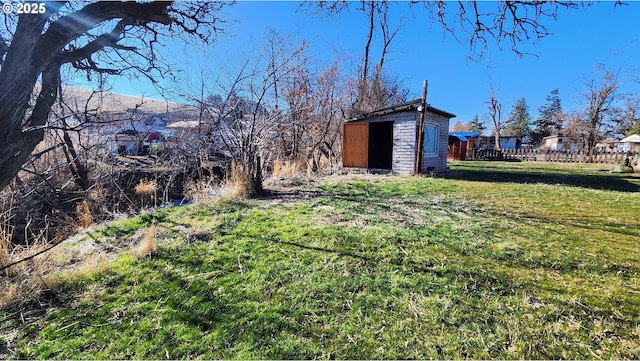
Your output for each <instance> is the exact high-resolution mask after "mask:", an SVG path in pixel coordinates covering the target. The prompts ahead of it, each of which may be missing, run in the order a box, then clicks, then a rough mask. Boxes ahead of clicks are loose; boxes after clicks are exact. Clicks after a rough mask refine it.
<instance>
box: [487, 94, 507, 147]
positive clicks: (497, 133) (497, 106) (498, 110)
mask: <svg viewBox="0 0 640 361" xmlns="http://www.w3.org/2000/svg"><path fill="white" fill-rule="evenodd" d="M487 104H488V105H489V119H491V123H492V124H493V137H494V147H495V149H496V150H500V137H501V132H502V130H503V128H504V127H505V122H504V121H503V120H502V104H501V103H500V102H499V101H498V98H497V94H496V92H495V90H494V89H493V85H491V86H490V88H489V101H488V102H487Z"/></svg>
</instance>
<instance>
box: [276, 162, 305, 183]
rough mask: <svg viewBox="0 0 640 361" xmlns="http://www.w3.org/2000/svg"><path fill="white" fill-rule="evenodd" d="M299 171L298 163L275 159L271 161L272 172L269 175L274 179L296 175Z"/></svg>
mask: <svg viewBox="0 0 640 361" xmlns="http://www.w3.org/2000/svg"><path fill="white" fill-rule="evenodd" d="M300 169H301V167H300V163H299V162H292V161H287V160H285V161H283V160H280V159H276V160H274V161H273V170H272V172H271V174H272V175H273V177H274V178H278V177H291V176H294V175H296V174H297V173H298V172H299V171H300Z"/></svg>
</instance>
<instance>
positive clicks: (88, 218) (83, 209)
mask: <svg viewBox="0 0 640 361" xmlns="http://www.w3.org/2000/svg"><path fill="white" fill-rule="evenodd" d="M76 213H77V214H78V220H79V221H80V226H82V228H88V227H89V226H90V225H92V224H93V215H92V214H91V208H89V203H87V201H86V200H85V201H82V202H80V203H78V204H77V205H76Z"/></svg>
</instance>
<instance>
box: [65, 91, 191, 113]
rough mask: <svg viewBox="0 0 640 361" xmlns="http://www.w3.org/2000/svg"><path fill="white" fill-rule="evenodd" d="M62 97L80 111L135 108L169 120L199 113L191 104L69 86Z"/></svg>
mask: <svg viewBox="0 0 640 361" xmlns="http://www.w3.org/2000/svg"><path fill="white" fill-rule="evenodd" d="M63 99H64V100H65V102H66V103H67V104H68V105H70V106H71V107H72V108H75V109H76V110H78V111H80V112H82V111H84V110H85V108H86V109H89V110H91V111H95V110H98V109H100V111H101V112H112V113H120V112H127V111H130V110H133V109H136V112H137V113H138V114H155V115H161V116H163V117H165V118H167V120H168V121H170V122H172V121H179V120H192V119H197V117H198V114H199V110H198V108H196V107H194V106H192V105H185V104H179V103H175V102H170V101H163V100H157V99H152V98H146V97H138V96H130V95H122V94H115V93H110V92H100V93H93V92H92V91H90V90H86V89H80V88H71V87H67V88H64V90H63Z"/></svg>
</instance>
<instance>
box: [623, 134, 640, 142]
mask: <svg viewBox="0 0 640 361" xmlns="http://www.w3.org/2000/svg"><path fill="white" fill-rule="evenodd" d="M618 143H640V134H633V135H630V136H628V137H626V138H624V139H623V140H619V141H618Z"/></svg>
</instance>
